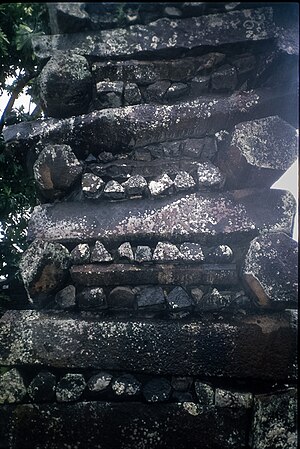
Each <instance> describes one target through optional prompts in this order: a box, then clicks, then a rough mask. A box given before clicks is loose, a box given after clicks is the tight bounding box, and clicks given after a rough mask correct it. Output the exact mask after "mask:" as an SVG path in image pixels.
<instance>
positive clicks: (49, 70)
mask: <svg viewBox="0 0 300 449" xmlns="http://www.w3.org/2000/svg"><path fill="white" fill-rule="evenodd" d="M40 96H41V103H42V107H43V109H44V111H45V113H46V114H47V115H49V116H51V117H70V116H72V115H79V114H84V113H86V112H87V111H88V107H89V103H90V101H91V99H92V75H91V72H90V69H89V65H88V62H87V60H86V59H85V58H84V57H83V56H81V55H78V54H68V53H66V52H57V53H56V54H55V55H53V56H52V58H51V59H50V61H49V62H47V64H46V65H45V67H44V68H43V70H42V71H41V74H40Z"/></svg>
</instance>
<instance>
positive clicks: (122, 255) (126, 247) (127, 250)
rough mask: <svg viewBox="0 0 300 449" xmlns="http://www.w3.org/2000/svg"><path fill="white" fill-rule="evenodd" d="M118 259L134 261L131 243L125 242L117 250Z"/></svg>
mask: <svg viewBox="0 0 300 449" xmlns="http://www.w3.org/2000/svg"><path fill="white" fill-rule="evenodd" d="M117 257H118V259H119V260H128V261H130V262H133V261H134V254H133V251H132V247H131V245H130V243H129V242H124V243H122V245H120V246H119V248H118V249H117Z"/></svg>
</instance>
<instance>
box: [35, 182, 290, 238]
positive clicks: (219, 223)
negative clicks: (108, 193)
mask: <svg viewBox="0 0 300 449" xmlns="http://www.w3.org/2000/svg"><path fill="white" fill-rule="evenodd" d="M294 213H295V200H294V198H293V196H292V194H290V193H289V192H286V191H281V190H259V189H249V190H236V191H233V192H225V193H222V194H212V193H207V194H199V193H198V194H190V195H186V196H175V197H167V198H163V199H157V200H155V201H153V200H151V199H147V200H146V199H145V200H143V201H140V200H138V199H137V200H131V201H124V202H110V203H105V205H104V206H103V207H99V203H98V202H97V201H86V202H73V203H71V202H64V203H56V204H45V205H42V206H37V207H36V208H35V209H34V212H33V215H32V217H31V220H30V222H29V228H28V239H29V240H33V239H36V238H39V239H43V240H49V241H56V242H76V243H81V242H83V241H93V240H97V239H100V240H101V241H102V242H103V243H107V244H116V243H123V242H125V241H131V242H132V243H133V242H136V243H137V244H141V241H143V242H144V243H143V244H151V243H157V242H158V241H160V240H171V241H173V242H174V243H176V242H184V241H198V242H199V243H206V242H211V243H214V242H218V241H220V242H221V243H224V241H230V240H234V241H235V242H238V241H240V240H241V239H243V238H245V237H246V238H250V239H252V238H253V237H255V236H256V235H257V234H258V232H260V231H263V230H277V231H282V232H285V233H287V234H291V229H292V224H293V217H294ZM146 242H147V243H146Z"/></svg>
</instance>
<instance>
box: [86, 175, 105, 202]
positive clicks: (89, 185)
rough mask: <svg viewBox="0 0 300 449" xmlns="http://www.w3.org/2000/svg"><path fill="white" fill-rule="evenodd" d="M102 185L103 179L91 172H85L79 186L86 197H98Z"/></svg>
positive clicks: (103, 183) (100, 193)
mask: <svg viewBox="0 0 300 449" xmlns="http://www.w3.org/2000/svg"><path fill="white" fill-rule="evenodd" d="M104 185H105V182H104V181H103V179H102V178H100V176H97V175H93V174H92V173H85V174H84V175H83V177H82V181H81V186H82V191H83V193H84V195H85V196H86V198H91V199H96V198H100V196H101V195H102V192H103V187H104Z"/></svg>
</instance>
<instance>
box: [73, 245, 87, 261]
mask: <svg viewBox="0 0 300 449" xmlns="http://www.w3.org/2000/svg"><path fill="white" fill-rule="evenodd" d="M90 257H91V251H90V247H89V245H88V244H87V243H79V245H76V246H75V248H73V249H72V251H71V262H72V264H74V265H81V264H84V263H89V261H90Z"/></svg>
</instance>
